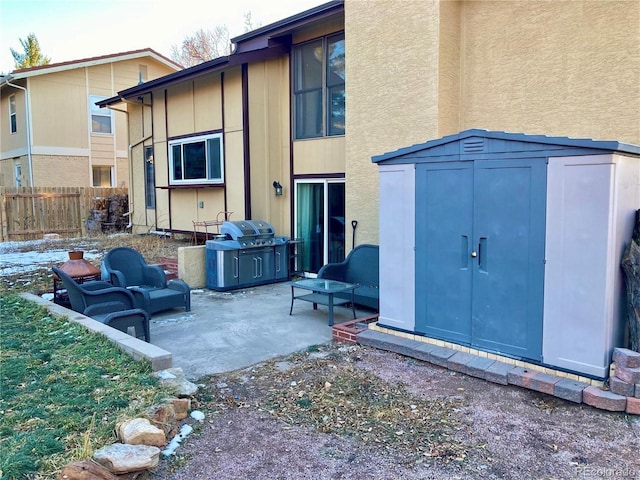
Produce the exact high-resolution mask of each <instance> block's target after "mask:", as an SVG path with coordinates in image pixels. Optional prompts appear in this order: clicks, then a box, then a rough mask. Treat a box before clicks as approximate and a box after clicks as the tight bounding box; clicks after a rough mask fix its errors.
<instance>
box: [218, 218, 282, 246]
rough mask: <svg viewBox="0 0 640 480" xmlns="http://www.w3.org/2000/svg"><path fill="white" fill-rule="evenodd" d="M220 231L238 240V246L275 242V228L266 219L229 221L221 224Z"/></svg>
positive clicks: (235, 240)
mask: <svg viewBox="0 0 640 480" xmlns="http://www.w3.org/2000/svg"><path fill="white" fill-rule="evenodd" d="M220 233H221V234H223V235H224V236H225V238H226V239H227V240H222V241H223V242H226V245H225V246H229V242H230V241H234V242H236V246H237V248H248V247H258V246H268V245H274V244H275V229H274V228H273V226H272V225H271V224H270V223H268V222H266V221H264V220H237V221H227V222H224V223H223V224H222V225H221V226H220Z"/></svg>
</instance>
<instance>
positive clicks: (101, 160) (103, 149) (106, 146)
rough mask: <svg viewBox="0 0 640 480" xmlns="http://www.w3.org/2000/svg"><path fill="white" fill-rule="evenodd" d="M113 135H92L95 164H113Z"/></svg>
mask: <svg viewBox="0 0 640 480" xmlns="http://www.w3.org/2000/svg"><path fill="white" fill-rule="evenodd" d="M114 158H115V155H114V150H113V136H112V135H91V162H92V163H93V164H94V165H113V162H114Z"/></svg>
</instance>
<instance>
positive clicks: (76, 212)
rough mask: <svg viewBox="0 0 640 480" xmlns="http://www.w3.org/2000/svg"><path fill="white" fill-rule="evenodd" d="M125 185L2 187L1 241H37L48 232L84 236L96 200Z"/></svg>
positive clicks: (112, 193) (0, 209)
mask: <svg viewBox="0 0 640 480" xmlns="http://www.w3.org/2000/svg"><path fill="white" fill-rule="evenodd" d="M114 194H125V195H126V194H127V189H126V188H91V187H34V188H30V187H17V188H16V187H0V223H1V225H2V228H0V241H5V240H34V239H39V238H43V236H44V235H45V234H51V233H55V234H58V235H60V236H62V237H82V236H84V235H86V234H87V219H88V218H89V217H90V215H91V210H92V206H93V205H94V203H95V201H96V199H99V198H108V197H109V196H111V195H114Z"/></svg>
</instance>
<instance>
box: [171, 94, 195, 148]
mask: <svg viewBox="0 0 640 480" xmlns="http://www.w3.org/2000/svg"><path fill="white" fill-rule="evenodd" d="M167 125H168V132H167V133H168V135H169V137H175V136H178V135H187V134H191V133H193V132H195V131H196V130H195V125H194V118H193V84H192V83H191V82H185V83H181V84H179V85H173V86H171V88H169V89H167Z"/></svg>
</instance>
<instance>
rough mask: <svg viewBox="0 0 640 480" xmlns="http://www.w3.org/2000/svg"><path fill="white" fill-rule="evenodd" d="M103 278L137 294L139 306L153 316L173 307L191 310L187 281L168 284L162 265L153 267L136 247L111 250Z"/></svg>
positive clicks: (108, 253)
mask: <svg viewBox="0 0 640 480" xmlns="http://www.w3.org/2000/svg"><path fill="white" fill-rule="evenodd" d="M102 270H103V278H104V275H105V274H106V275H107V276H108V279H109V281H110V282H111V283H112V284H113V285H115V286H118V287H124V288H127V289H129V290H131V291H132V292H133V293H134V294H135V299H136V306H137V307H138V308H142V309H144V310H145V311H146V312H148V313H149V315H151V314H153V313H156V312H160V311H162V310H167V309H169V308H176V307H184V308H185V311H187V312H188V311H190V310H191V290H190V289H189V285H187V284H186V283H185V282H184V281H183V280H179V279H174V280H169V281H168V282H167V276H166V274H165V272H164V270H162V268H160V266H158V265H149V264H147V262H146V261H145V259H144V257H143V256H142V255H141V254H140V253H139V252H138V251H136V250H134V249H133V248H129V247H117V248H113V249H111V250H109V251H108V252H107V253H106V255H105V256H104V259H103V260H102Z"/></svg>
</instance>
